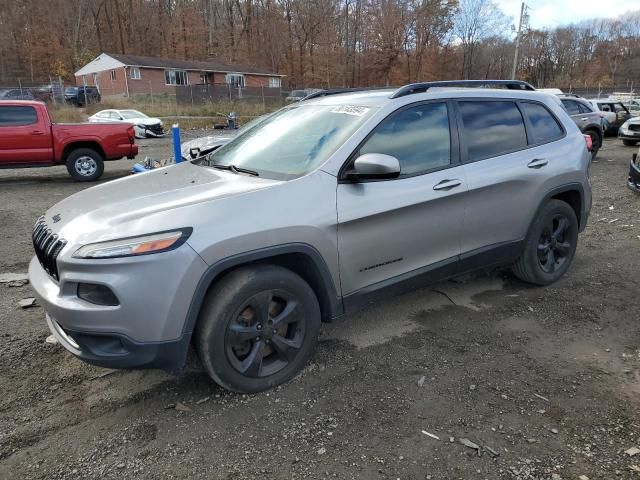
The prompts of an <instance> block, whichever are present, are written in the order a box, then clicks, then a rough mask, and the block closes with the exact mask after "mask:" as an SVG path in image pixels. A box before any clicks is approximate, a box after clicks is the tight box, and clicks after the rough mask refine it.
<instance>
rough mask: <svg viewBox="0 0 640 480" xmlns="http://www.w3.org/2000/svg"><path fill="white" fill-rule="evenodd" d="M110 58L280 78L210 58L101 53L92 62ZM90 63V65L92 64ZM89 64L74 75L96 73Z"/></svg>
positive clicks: (137, 64) (154, 65) (135, 63)
mask: <svg viewBox="0 0 640 480" xmlns="http://www.w3.org/2000/svg"><path fill="white" fill-rule="evenodd" d="M104 56H106V57H111V58H112V59H113V60H115V61H117V62H119V63H121V64H122V65H123V66H127V67H147V68H176V69H181V70H197V71H205V72H222V73H249V74H255V75H269V76H277V77H282V76H283V75H279V74H277V73H274V72H271V71H269V70H267V69H264V68H259V67H252V66H249V65H241V64H233V65H231V64H228V63H224V62H221V61H220V60H218V59H215V58H211V59H207V60H176V59H172V58H160V57H145V56H142V55H125V54H120V53H103V54H102V55H100V56H99V57H98V58H96V59H95V60H93V62H97V61H99V60H100V59H101V58H102V57H104ZM93 62H91V63H93ZM91 63H89V64H87V65H85V66H84V67H82V68H81V69H80V70H78V71H77V72H76V75H84V74H87V73H92V72H93V71H96V70H95V69H92V68H90V65H91Z"/></svg>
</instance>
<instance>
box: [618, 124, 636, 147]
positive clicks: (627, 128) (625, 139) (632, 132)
mask: <svg viewBox="0 0 640 480" xmlns="http://www.w3.org/2000/svg"><path fill="white" fill-rule="evenodd" d="M618 138H619V139H620V140H622V143H624V144H625V145H626V146H628V147H632V146H634V145H637V144H638V142H640V117H633V118H630V119H629V120H627V121H626V122H624V123H623V124H622V125H621V126H620V130H618Z"/></svg>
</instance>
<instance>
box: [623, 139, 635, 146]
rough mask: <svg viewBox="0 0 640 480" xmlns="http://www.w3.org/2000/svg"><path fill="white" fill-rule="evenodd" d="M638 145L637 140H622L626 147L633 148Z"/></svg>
mask: <svg viewBox="0 0 640 480" xmlns="http://www.w3.org/2000/svg"><path fill="white" fill-rule="evenodd" d="M636 143H638V142H637V141H635V140H622V144H623V145H626V146H627V147H633V146H635V145H636Z"/></svg>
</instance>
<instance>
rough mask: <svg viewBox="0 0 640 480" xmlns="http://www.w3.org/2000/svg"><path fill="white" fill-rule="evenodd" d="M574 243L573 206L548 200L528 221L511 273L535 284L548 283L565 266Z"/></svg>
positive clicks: (575, 245) (576, 240)
mask: <svg viewBox="0 0 640 480" xmlns="http://www.w3.org/2000/svg"><path fill="white" fill-rule="evenodd" d="M577 245H578V220H577V218H576V214H575V212H574V211H573V208H571V206H570V205H569V204H568V203H566V202H563V201H561V200H555V199H554V200H550V201H549V202H548V203H547V204H546V205H545V206H544V207H542V210H541V211H540V212H539V213H538V215H537V216H536V218H535V219H534V221H533V224H532V225H531V228H530V230H529V233H528V234H527V238H526V239H525V242H524V247H523V250H522V253H521V254H520V258H518V260H517V261H516V263H515V265H514V267H513V273H514V274H515V276H516V277H518V278H519V279H520V280H523V281H525V282H528V283H533V284H535V285H549V284H551V283H553V282H555V281H556V280H558V279H559V278H560V277H561V276H562V275H564V273H565V272H566V271H567V270H568V268H569V265H571V261H572V260H573V257H574V255H575V253H576V247H577Z"/></svg>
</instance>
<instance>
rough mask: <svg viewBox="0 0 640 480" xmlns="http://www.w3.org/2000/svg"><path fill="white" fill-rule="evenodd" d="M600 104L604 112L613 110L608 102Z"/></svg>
mask: <svg viewBox="0 0 640 480" xmlns="http://www.w3.org/2000/svg"><path fill="white" fill-rule="evenodd" d="M598 106H599V107H600V110H602V111H603V112H611V111H613V110H611V107H610V106H609V104H608V103H599V104H598Z"/></svg>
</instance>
